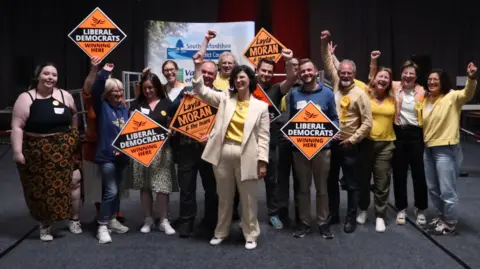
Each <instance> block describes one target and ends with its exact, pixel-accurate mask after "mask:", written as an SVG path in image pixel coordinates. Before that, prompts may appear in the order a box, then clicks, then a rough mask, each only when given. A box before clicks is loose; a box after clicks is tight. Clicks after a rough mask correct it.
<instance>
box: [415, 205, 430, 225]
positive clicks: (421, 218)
mask: <svg viewBox="0 0 480 269" xmlns="http://www.w3.org/2000/svg"><path fill="white" fill-rule="evenodd" d="M415 214H416V215H417V221H416V223H417V225H419V226H423V225H425V224H427V216H426V214H425V211H424V210H418V209H417V210H415Z"/></svg>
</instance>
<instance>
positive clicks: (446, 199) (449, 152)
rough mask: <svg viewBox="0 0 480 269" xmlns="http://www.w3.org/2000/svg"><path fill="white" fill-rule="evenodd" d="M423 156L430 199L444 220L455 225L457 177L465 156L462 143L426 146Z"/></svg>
mask: <svg viewBox="0 0 480 269" xmlns="http://www.w3.org/2000/svg"><path fill="white" fill-rule="evenodd" d="M423 156H424V157H423V158H424V162H425V177H426V179H427V185H428V195H429V197H430V200H431V201H432V204H433V206H434V207H435V209H436V210H437V211H438V214H439V215H440V217H441V218H442V219H443V221H445V222H446V223H447V224H450V225H455V224H456V223H457V221H458V219H457V214H456V210H455V207H456V205H457V202H458V196H457V179H458V176H459V173H460V171H459V170H460V163H461V162H462V157H463V156H462V151H461V148H460V145H448V146H437V147H426V148H425V153H424V155H423Z"/></svg>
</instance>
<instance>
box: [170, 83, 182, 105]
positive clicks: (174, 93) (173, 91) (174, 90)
mask: <svg viewBox="0 0 480 269" xmlns="http://www.w3.org/2000/svg"><path fill="white" fill-rule="evenodd" d="M183 88H184V87H183V86H182V87H178V88H171V89H170V91H168V93H167V95H168V98H169V99H170V101H172V102H173V101H174V100H175V99H177V96H178V95H179V94H180V92H181V91H182V90H183Z"/></svg>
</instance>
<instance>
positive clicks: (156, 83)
mask: <svg viewBox="0 0 480 269" xmlns="http://www.w3.org/2000/svg"><path fill="white" fill-rule="evenodd" d="M146 81H150V82H151V83H152V85H153V88H155V93H156V94H157V96H158V97H159V98H161V99H163V98H166V97H167V95H166V94H165V88H164V87H163V85H162V83H161V82H160V79H159V78H158V76H157V75H155V74H154V73H146V74H144V75H142V78H141V79H140V82H139V83H138V84H137V102H138V103H139V104H145V103H146V102H147V97H145V95H144V94H143V83H144V82H146Z"/></svg>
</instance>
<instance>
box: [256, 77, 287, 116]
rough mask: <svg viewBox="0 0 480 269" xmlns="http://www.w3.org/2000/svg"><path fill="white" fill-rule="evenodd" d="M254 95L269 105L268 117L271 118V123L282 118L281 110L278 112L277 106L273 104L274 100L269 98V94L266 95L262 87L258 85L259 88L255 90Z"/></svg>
mask: <svg viewBox="0 0 480 269" xmlns="http://www.w3.org/2000/svg"><path fill="white" fill-rule="evenodd" d="M252 94H253V97H255V98H257V99H258V100H260V101H263V102H265V103H267V104H268V116H269V118H270V122H272V121H274V120H276V119H278V117H280V110H278V108H277V107H276V106H275V104H273V102H272V99H270V97H268V95H267V93H265V91H264V90H263V88H262V86H260V85H258V84H257V88H255V90H254V91H253V93H252Z"/></svg>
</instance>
